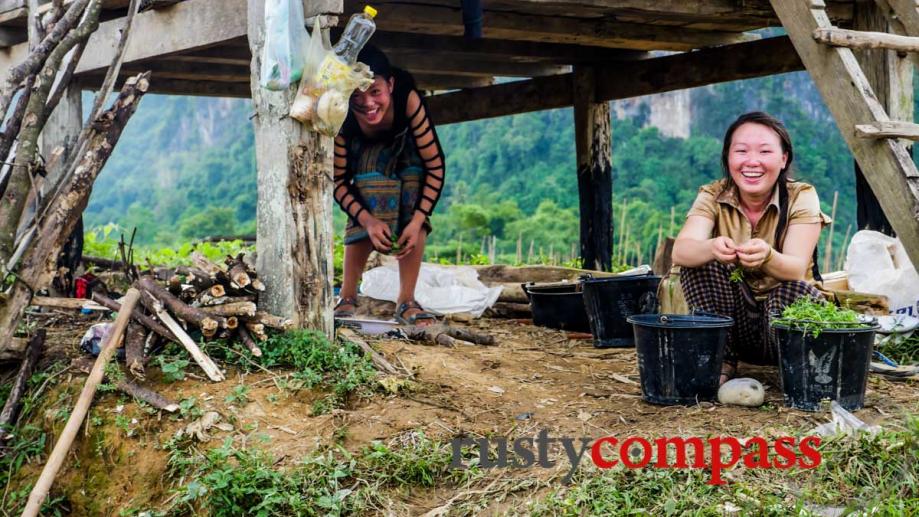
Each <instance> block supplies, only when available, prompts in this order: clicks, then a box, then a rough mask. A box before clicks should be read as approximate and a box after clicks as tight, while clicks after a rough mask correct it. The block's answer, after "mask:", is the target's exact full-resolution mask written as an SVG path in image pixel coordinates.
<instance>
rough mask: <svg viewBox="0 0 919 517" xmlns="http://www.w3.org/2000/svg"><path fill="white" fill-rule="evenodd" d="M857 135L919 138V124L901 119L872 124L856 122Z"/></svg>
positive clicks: (915, 139) (914, 139) (861, 136)
mask: <svg viewBox="0 0 919 517" xmlns="http://www.w3.org/2000/svg"><path fill="white" fill-rule="evenodd" d="M855 136H857V137H859V138H874V139H877V138H905V139H907V140H912V141H917V140H919V124H915V123H913V122H902V121H899V120H885V121H882V122H872V123H870V124H856V125H855Z"/></svg>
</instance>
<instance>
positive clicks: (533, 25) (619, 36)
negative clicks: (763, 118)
mask: <svg viewBox="0 0 919 517" xmlns="http://www.w3.org/2000/svg"><path fill="white" fill-rule="evenodd" d="M378 4H379V5H378ZM374 5H375V6H377V7H379V10H380V15H378V16H377V18H376V19H375V21H376V23H377V28H378V29H380V30H385V31H396V32H410V33H416V34H439V35H454V36H458V35H462V34H463V24H462V14H461V11H460V9H459V6H458V5H457V6H456V7H447V6H434V5H424V4H410V5H406V4H401V3H385V2H384V3H380V2H377V4H374ZM362 8H363V3H360V2H354V1H353V0H352V1H351V2H349V3H346V4H345V10H346V12H347V13H352V12H356V11H358V10H359V9H362ZM346 20H347V17H345V16H343V17H342V22H341V23H345V22H346ZM483 31H484V36H485V37H486V38H490V39H508V40H520V41H543V42H550V43H569V44H580V45H593V46H598V47H610V48H625V49H636V50H691V49H694V48H701V47H708V46H716V45H727V44H731V43H737V42H742V41H751V40H755V39H759V36H757V35H754V34H744V33H731V32H716V31H697V30H691V29H682V28H679V27H660V26H655V25H642V24H634V23H621V22H617V21H614V20H612V19H607V18H601V19H578V18H567V17H558V16H537V15H530V14H519V13H507V12H496V11H487V10H486V12H485V26H484V29H483Z"/></svg>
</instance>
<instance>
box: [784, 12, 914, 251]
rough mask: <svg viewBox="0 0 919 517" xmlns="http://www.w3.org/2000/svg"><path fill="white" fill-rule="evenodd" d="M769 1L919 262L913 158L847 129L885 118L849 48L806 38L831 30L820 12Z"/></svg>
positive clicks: (900, 148) (888, 141)
mask: <svg viewBox="0 0 919 517" xmlns="http://www.w3.org/2000/svg"><path fill="white" fill-rule="evenodd" d="M771 1H772V5H773V8H774V9H775V11H776V13H778V15H779V17H780V18H781V20H782V24H783V25H784V27H785V30H786V31H787V32H788V34H789V35H790V36H791V37H792V41H793V42H794V45H795V49H796V50H797V51H798V54H799V55H800V56H801V60H802V61H803V62H804V64H805V65H806V66H807V70H808V72H810V74H811V77H813V79H814V84H816V86H817V89H818V90H819V91H820V94H821V95H822V96H823V100H824V102H825V103H826V105H827V107H828V108H829V109H830V112H831V113H832V114H833V117H834V118H835V119H836V124H837V125H838V126H839V128H840V130H841V133H842V136H843V138H844V139H845V141H846V143H847V144H848V146H849V149H851V150H852V154H854V155H855V159H856V160H857V161H858V163H859V165H860V166H861V168H862V170H864V171H865V179H866V180H867V182H868V184H869V185H870V186H871V190H872V191H873V192H874V194H875V195H876V196H877V198H878V200H879V201H880V204H881V206H882V207H883V209H884V213H885V214H886V216H887V218H888V219H889V220H890V224H891V226H892V227H893V229H894V231H896V232H897V235H898V236H899V237H900V240H901V241H902V242H903V246H904V247H905V248H906V252H907V254H909V257H910V260H911V261H912V262H913V264H919V217H917V209H919V207H917V199H919V171H917V170H916V165H915V164H914V163H913V160H912V157H911V156H910V155H909V154H908V153H907V152H906V149H905V147H904V146H903V145H901V144H900V143H899V142H898V141H897V140H892V139H886V140H882V141H880V142H876V141H868V140H863V139H860V138H857V137H856V136H855V133H854V131H852V130H851V128H854V127H855V125H856V124H863V123H865V122H866V121H871V120H874V121H880V122H883V121H887V120H889V117H888V116H887V113H886V112H885V110H884V106H883V104H881V102H879V100H878V98H877V97H876V96H875V95H874V93H873V91H872V88H871V85H870V84H869V81H868V78H867V77H865V74H864V73H863V72H862V70H861V68H860V67H859V65H858V62H857V61H856V60H855V56H854V55H853V54H852V51H851V50H849V49H847V48H838V47H827V46H825V45H821V44H819V43H817V42H816V41H814V39H813V38H812V37H811V35H812V34H813V32H814V30H815V29H818V28H828V27H830V26H831V23H830V20H829V18H827V16H826V13H825V12H823V11H819V10H814V11H810V10H809V9H808V7H807V5H805V4H802V3H799V2H796V1H794V0H771Z"/></svg>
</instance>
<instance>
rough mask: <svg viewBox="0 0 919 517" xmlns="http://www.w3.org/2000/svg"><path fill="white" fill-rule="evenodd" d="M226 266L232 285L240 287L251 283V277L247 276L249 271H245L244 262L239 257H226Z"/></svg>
mask: <svg viewBox="0 0 919 517" xmlns="http://www.w3.org/2000/svg"><path fill="white" fill-rule="evenodd" d="M227 266H229V270H228V271H227V274H228V275H229V276H230V282H233V284H231V285H233V287H236V288H237V289H241V288H243V287H246V286H248V285H249V284H251V283H252V279H251V278H250V277H249V273H248V272H247V271H246V269H247V268H246V263H245V262H243V261H242V259H241V258H239V259H232V258H228V259H227Z"/></svg>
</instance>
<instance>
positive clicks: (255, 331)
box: [245, 321, 268, 341]
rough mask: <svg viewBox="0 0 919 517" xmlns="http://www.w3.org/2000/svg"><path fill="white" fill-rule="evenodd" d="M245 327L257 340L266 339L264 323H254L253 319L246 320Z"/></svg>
mask: <svg viewBox="0 0 919 517" xmlns="http://www.w3.org/2000/svg"><path fill="white" fill-rule="evenodd" d="M245 327H246V330H248V331H249V334H250V335H252V336H254V337H255V338H256V339H258V340H259V341H265V340H267V339H268V334H265V325H263V324H261V323H256V322H254V321H247V322H246V325H245Z"/></svg>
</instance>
